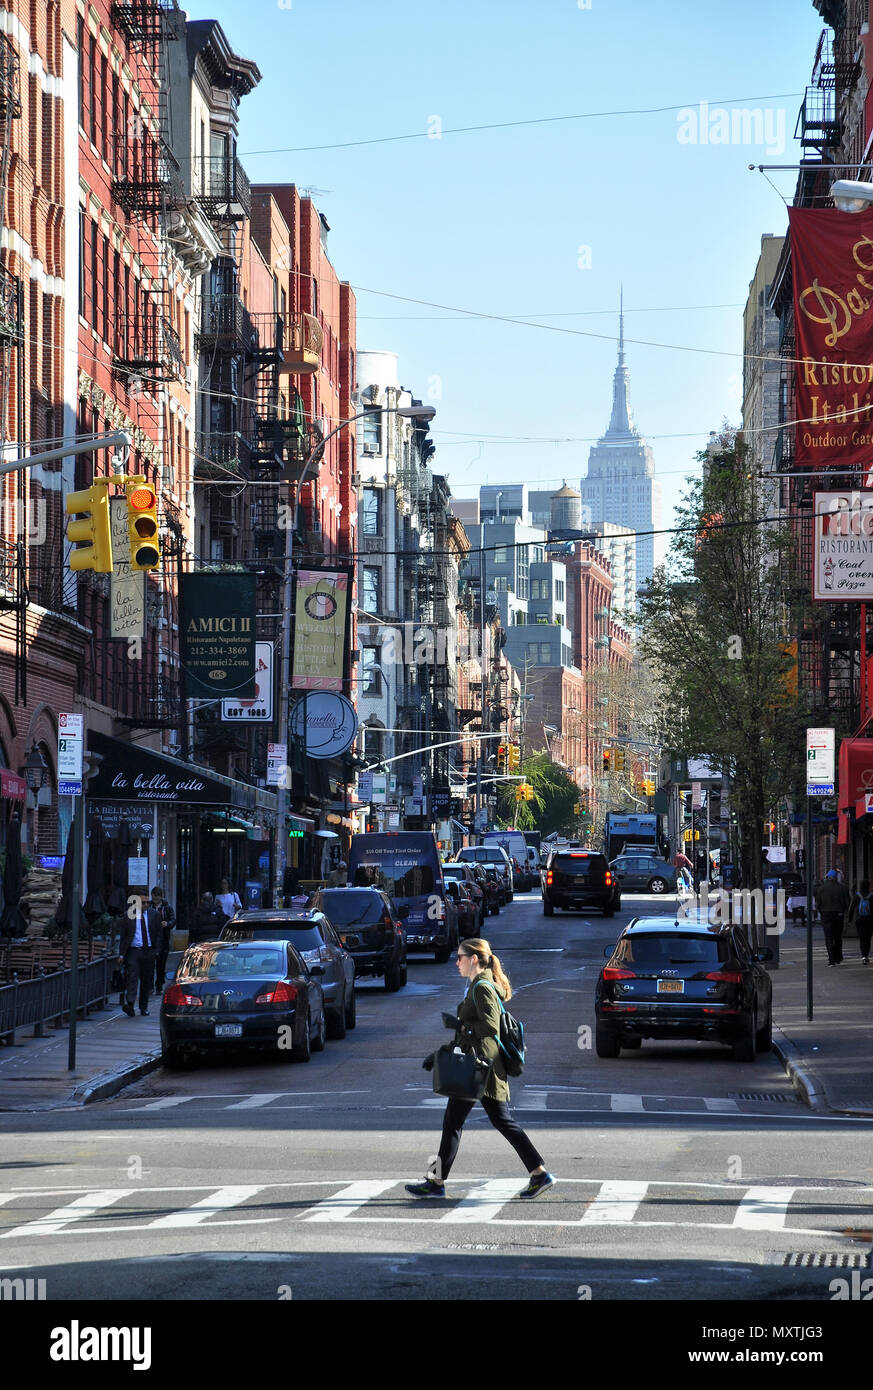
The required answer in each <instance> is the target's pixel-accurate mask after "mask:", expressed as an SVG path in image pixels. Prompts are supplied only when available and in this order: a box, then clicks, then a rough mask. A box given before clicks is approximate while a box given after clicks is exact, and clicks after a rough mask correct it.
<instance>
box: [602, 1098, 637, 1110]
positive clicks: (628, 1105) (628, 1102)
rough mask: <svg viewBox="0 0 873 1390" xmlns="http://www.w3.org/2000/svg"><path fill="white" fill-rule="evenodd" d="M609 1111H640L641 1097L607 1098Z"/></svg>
mask: <svg viewBox="0 0 873 1390" xmlns="http://www.w3.org/2000/svg"><path fill="white" fill-rule="evenodd" d="M609 1105H610V1109H611V1110H628V1111H630V1110H642V1108H643V1098H642V1096H623V1095H613V1096H610V1097H609Z"/></svg>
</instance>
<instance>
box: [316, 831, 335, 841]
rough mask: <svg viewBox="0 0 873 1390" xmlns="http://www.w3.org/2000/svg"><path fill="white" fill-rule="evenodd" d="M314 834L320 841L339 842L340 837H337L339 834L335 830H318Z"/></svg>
mask: <svg viewBox="0 0 873 1390" xmlns="http://www.w3.org/2000/svg"><path fill="white" fill-rule="evenodd" d="M314 833H315V834H316V835H317V836H318V838H319V839H320V840H338V839H339V835H337V833H336V831H335V830H316V831H315V832H314Z"/></svg>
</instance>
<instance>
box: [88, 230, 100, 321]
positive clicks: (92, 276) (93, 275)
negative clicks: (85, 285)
mask: <svg viewBox="0 0 873 1390" xmlns="http://www.w3.org/2000/svg"><path fill="white" fill-rule="evenodd" d="M99 241H100V234H99V232H98V230H97V223H96V222H94V221H93V220H92V222H91V264H90V266H89V267H88V271H89V280H90V282H91V283H90V291H91V318H90V322H91V327H92V328H98V324H97V314H98V312H99V299H98V296H97V267H98V264H99V251H98V247H99ZM98 331H99V329H98Z"/></svg>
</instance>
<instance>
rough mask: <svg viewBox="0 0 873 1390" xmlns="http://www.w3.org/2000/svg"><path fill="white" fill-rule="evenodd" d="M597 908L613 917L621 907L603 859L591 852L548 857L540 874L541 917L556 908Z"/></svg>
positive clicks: (561, 851)
mask: <svg viewBox="0 0 873 1390" xmlns="http://www.w3.org/2000/svg"><path fill="white" fill-rule="evenodd" d="M556 907H560V908H563V909H564V910H565V911H566V910H567V909H568V908H571V909H572V908H576V909H577V910H578V909H579V908H584V909H585V910H586V911H587V910H589V909H590V908H599V909H600V911H601V912H602V913H603V915H604V917H612V916H613V914H614V913H615V912H617V911H618V909H619V908H620V907H621V887H620V885H619V882H618V879H617V877H616V876H615V874H614V873H613V872H612V870H611V869H610V867H609V865H608V864H607V862H606V855H604V854H598V853H597V852H596V851H595V850H590V849H559V850H553V851H552V853H551V854H550V855H549V858H548V862H547V864H546V868H545V870H544V873H543V913H544V914H545V916H546V917H553V916H554V912H555V908H556Z"/></svg>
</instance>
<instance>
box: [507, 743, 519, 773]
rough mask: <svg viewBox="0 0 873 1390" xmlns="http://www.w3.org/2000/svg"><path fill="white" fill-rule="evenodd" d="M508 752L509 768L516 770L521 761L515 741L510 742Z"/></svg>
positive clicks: (512, 770)
mask: <svg viewBox="0 0 873 1390" xmlns="http://www.w3.org/2000/svg"><path fill="white" fill-rule="evenodd" d="M507 753H508V757H509V770H510V772H514V771H515V769H516V768H517V767H518V765H519V763H520V761H521V758H520V755H519V751H518V749H517V748H516V746H515V744H514V743H510V745H509V748H508V749H507Z"/></svg>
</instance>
